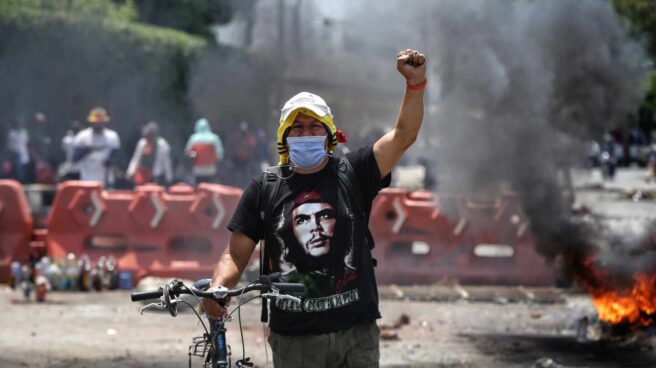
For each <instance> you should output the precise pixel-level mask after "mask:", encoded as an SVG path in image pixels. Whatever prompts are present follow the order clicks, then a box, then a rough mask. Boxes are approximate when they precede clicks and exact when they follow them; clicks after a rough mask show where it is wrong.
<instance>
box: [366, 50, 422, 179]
mask: <svg viewBox="0 0 656 368" xmlns="http://www.w3.org/2000/svg"><path fill="white" fill-rule="evenodd" d="M396 68H397V70H398V71H399V73H401V74H402V75H403V76H404V77H405V78H406V81H407V82H408V83H409V84H410V85H419V84H421V83H423V82H424V81H425V80H426V57H425V56H424V55H423V54H421V53H419V52H418V51H414V50H405V51H401V52H400V53H399V55H398V56H397V59H396ZM423 119H424V90H423V89H410V88H406V91H405V95H404V96H403V102H402V103H401V108H400V111H399V115H398V117H397V119H396V126H395V127H394V129H393V130H392V131H390V132H388V133H387V134H385V135H384V136H382V137H381V138H380V139H379V140H378V141H377V142H376V143H375V144H374V156H375V157H376V162H377V163H378V168H379V170H380V175H381V177H385V176H387V174H389V173H390V172H391V171H392V169H393V168H394V166H395V165H396V164H397V162H399V160H400V159H401V156H402V155H403V153H404V152H405V151H406V150H407V149H408V148H409V147H410V146H411V145H412V144H413V143H414V142H415V140H416V139H417V135H418V134H419V128H420V127H421V122H422V120H423Z"/></svg>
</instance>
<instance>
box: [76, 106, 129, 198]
mask: <svg viewBox="0 0 656 368" xmlns="http://www.w3.org/2000/svg"><path fill="white" fill-rule="evenodd" d="M87 121H88V122H89V125H90V126H89V127H88V128H86V129H84V130H82V131H80V132H79V133H78V134H77V135H76V136H75V139H74V141H73V145H74V147H75V149H74V152H73V161H74V162H76V163H77V164H78V166H79V169H80V180H95V181H101V182H103V183H105V185H106V186H107V187H112V186H113V184H114V174H113V172H112V168H113V167H114V166H115V164H116V159H117V156H118V150H119V149H120V148H121V140H120V139H119V136H118V134H116V132H115V131H113V130H110V129H108V128H107V127H106V125H107V123H109V121H110V118H109V115H107V111H105V109H103V108H102V107H96V108H94V109H92V110H91V111H90V112H89V116H88V117H87Z"/></svg>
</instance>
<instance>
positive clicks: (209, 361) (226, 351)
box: [131, 276, 305, 368]
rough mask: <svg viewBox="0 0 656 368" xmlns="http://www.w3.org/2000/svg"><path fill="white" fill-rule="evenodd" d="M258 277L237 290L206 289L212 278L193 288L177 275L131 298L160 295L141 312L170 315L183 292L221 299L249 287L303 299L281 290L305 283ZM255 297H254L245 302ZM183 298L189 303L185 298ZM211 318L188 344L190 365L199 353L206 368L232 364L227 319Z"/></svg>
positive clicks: (300, 287) (271, 294) (295, 288)
mask: <svg viewBox="0 0 656 368" xmlns="http://www.w3.org/2000/svg"><path fill="white" fill-rule="evenodd" d="M258 281H259V282H255V283H251V284H249V285H247V286H245V287H243V288H239V289H234V290H228V289H226V288H222V287H218V288H214V289H212V290H210V291H206V290H207V289H208V287H209V285H210V280H209V279H205V280H199V281H197V282H195V283H194V285H193V286H192V287H191V288H189V287H187V286H185V285H184V284H183V283H182V281H180V280H177V279H176V280H172V281H171V282H169V283H168V284H166V285H164V286H163V287H160V288H159V289H157V290H151V291H145V292H136V293H132V294H131V299H132V301H133V302H134V301H142V300H150V299H158V298H159V300H160V301H159V303H151V304H148V305H146V306H144V307H142V308H141V309H140V312H141V313H143V311H144V310H146V309H149V308H155V309H168V310H169V312H170V313H171V316H173V317H175V316H177V314H178V312H177V303H178V302H180V300H178V299H176V298H177V297H179V296H180V295H181V294H193V295H194V296H196V297H203V298H210V299H213V300H215V301H217V302H221V301H223V300H225V299H226V298H227V297H231V296H241V295H243V294H244V293H246V292H249V291H260V292H263V293H261V294H260V295H259V297H262V298H273V299H276V298H289V299H295V300H297V301H300V299H298V298H296V297H294V296H291V295H286V294H281V293H280V292H281V291H283V292H284V291H286V292H304V291H305V286H304V285H303V284H288V283H276V282H272V281H271V278H270V277H266V276H261V277H260V279H259V280H258ZM255 298H257V297H255ZM253 299H254V298H251V299H249V300H247V301H246V302H248V301H250V300H253ZM181 302H182V303H185V304H188V303H186V302H184V301H181ZM246 302H243V303H246ZM188 305H189V304H188ZM241 305H242V304H240V305H238V306H237V307H236V308H235V309H234V310H233V311H232V312H231V314H232V313H234V311H235V310H238V309H239V308H241ZM194 312H195V311H194ZM196 316H197V317H198V318H199V320H200V321H201V322H202V318H201V317H200V315H198V314H197V313H196ZM208 321H209V324H210V329H209V331H208V330H205V332H206V333H205V334H204V335H203V336H200V337H195V338H193V340H192V345H190V346H189V366H190V367H191V357H192V356H199V357H205V363H204V364H203V367H204V368H229V367H230V365H231V358H230V355H231V352H230V346H229V345H228V343H227V341H226V328H225V322H226V319H221V320H213V319H210V318H209V317H208ZM203 325H204V324H203ZM208 348H209V349H208ZM235 366H236V367H238V368H241V367H244V366H250V367H252V366H253V363H251V362H250V358H247V357H245V356H244V357H243V358H242V359H240V360H238V361H237V363H236V364H235Z"/></svg>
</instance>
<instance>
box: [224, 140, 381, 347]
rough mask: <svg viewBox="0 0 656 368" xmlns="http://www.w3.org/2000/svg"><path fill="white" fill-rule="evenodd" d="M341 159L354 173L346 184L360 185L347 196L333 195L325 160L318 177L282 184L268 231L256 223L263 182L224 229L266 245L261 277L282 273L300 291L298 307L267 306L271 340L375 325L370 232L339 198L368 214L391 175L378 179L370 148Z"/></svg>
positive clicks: (333, 169)
mask: <svg viewBox="0 0 656 368" xmlns="http://www.w3.org/2000/svg"><path fill="white" fill-rule="evenodd" d="M343 159H347V160H348V161H349V162H350V164H351V166H352V167H353V172H352V175H354V176H355V178H354V180H352V181H351V183H357V184H354V185H357V186H359V188H350V189H349V192H350V194H345V193H342V192H343V190H340V189H338V188H339V185H338V184H339V183H338V174H337V166H336V165H337V163H338V161H339V159H337V158H334V157H331V161H330V163H329V164H328V165H326V167H325V168H324V169H322V170H321V171H319V172H317V173H314V174H308V175H302V174H297V173H295V174H293V175H291V177H289V178H287V179H283V180H282V181H281V183H280V189H279V192H278V195H277V196H276V200H275V206H274V208H273V210H272V211H270V213H271V216H270V221H269V222H270V223H269V224H264V221H263V220H262V218H261V216H260V213H261V212H260V202H261V190H262V185H263V184H262V183H263V180H264V175H260V176H258V177H256V178H255V179H253V181H252V182H251V183H250V185H249V186H248V187H247V188H246V190H245V191H244V195H243V196H242V198H241V201H240V202H239V205H238V206H237V209H236V210H235V214H234V216H233V217H232V220H231V221H230V223H229V224H228V229H229V230H230V231H237V232H240V233H242V234H245V235H247V236H248V237H250V238H251V239H253V241H255V242H258V241H260V240H261V239H264V240H265V249H266V250H265V252H264V254H265V259H264V260H263V269H264V272H265V273H271V272H280V273H281V274H282V277H281V278H282V281H285V282H302V283H304V284H305V285H306V289H307V291H306V293H305V295H304V297H303V298H301V299H302V302H301V303H300V304H299V303H296V302H294V301H290V300H278V301H276V302H274V303H272V304H271V315H270V327H271V329H272V330H273V331H274V332H276V333H279V334H284V335H304V334H319V333H325V332H330V331H337V330H340V329H343V328H347V327H350V326H352V325H354V324H356V323H358V322H362V321H371V320H375V319H377V318H380V312H379V311H378V293H377V288H376V279H375V275H374V268H373V260H372V258H371V252H370V244H369V242H371V241H372V240H371V238H370V237H369V236H368V234H369V230H368V228H367V226H368V225H367V224H366V223H365V221H364V218H363V216H362V215H361V214H359V213H357V211H356V209H354V208H350V207H353V205H349V204H348V203H350V202H352V201H350V200H348V199H346V198H345V197H346V196H348V195H351V196H360V198H361V199H362V201H361V202H362V206H363V207H364V208H363V209H362V210H364V212H365V213H366V214H369V212H370V211H371V203H372V201H373V199H374V198H375V196H376V194H377V193H378V191H380V189H382V188H384V187H386V186H388V185H389V183H390V179H391V176H390V175H388V176H386V177H385V178H383V179H381V178H380V171H379V169H378V164H377V162H376V159H375V157H374V153H373V149H372V147H371V146H369V147H364V148H361V149H359V150H357V151H354V152H351V153H348V154H346V156H345V157H344V158H343ZM262 203H266V201H262ZM367 217H368V216H367ZM265 225H266V226H265ZM371 246H373V244H371Z"/></svg>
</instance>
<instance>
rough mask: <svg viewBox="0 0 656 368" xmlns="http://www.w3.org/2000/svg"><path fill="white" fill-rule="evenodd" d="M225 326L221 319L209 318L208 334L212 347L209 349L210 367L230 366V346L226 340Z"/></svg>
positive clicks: (225, 367)
mask: <svg viewBox="0 0 656 368" xmlns="http://www.w3.org/2000/svg"><path fill="white" fill-rule="evenodd" d="M225 333H226V328H225V324H224V323H223V321H221V320H215V319H212V320H210V335H211V336H213V338H212V346H213V349H211V350H210V356H208V358H209V360H211V364H212V365H211V366H210V367H211V368H227V367H229V366H230V353H229V350H230V347H229V346H228V343H227V341H226V335H225Z"/></svg>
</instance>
